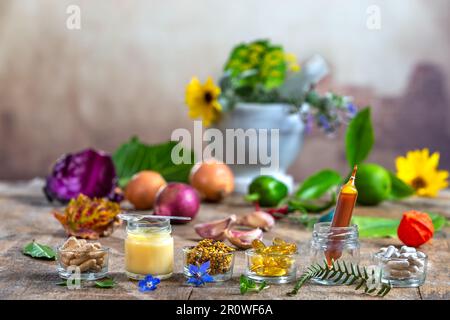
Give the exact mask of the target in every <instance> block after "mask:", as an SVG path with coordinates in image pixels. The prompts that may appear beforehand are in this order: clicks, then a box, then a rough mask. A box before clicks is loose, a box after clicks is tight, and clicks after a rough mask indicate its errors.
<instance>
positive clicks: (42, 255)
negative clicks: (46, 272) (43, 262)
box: [22, 240, 56, 260]
mask: <svg viewBox="0 0 450 320" xmlns="http://www.w3.org/2000/svg"><path fill="white" fill-rule="evenodd" d="M22 252H23V254H26V255H28V256H31V257H33V258H38V259H47V260H55V259H56V253H55V251H54V250H53V249H52V248H51V247H49V246H47V245H44V244H39V243H37V242H35V241H34V240H33V241H32V242H30V243H28V244H27V245H25V246H24V247H23V250H22Z"/></svg>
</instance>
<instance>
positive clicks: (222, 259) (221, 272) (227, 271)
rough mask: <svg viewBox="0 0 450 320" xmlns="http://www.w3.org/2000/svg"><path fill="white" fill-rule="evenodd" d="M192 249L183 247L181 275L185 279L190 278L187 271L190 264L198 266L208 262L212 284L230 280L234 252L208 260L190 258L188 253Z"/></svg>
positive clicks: (189, 273)
mask: <svg viewBox="0 0 450 320" xmlns="http://www.w3.org/2000/svg"><path fill="white" fill-rule="evenodd" d="M193 248H194V246H186V247H183V274H184V276H185V277H186V278H190V277H191V276H192V275H191V272H190V271H189V265H190V264H192V265H196V266H200V265H201V264H202V263H204V262H206V261H208V260H209V262H210V267H209V270H208V274H209V275H210V276H211V277H212V278H213V280H214V282H223V281H227V280H230V279H231V277H232V276H233V268H234V255H235V252H234V251H233V252H227V253H221V254H219V255H217V256H215V257H212V258H210V259H204V258H203V257H202V256H201V255H196V256H195V257H192V256H191V255H190V253H191V250H192V249H193Z"/></svg>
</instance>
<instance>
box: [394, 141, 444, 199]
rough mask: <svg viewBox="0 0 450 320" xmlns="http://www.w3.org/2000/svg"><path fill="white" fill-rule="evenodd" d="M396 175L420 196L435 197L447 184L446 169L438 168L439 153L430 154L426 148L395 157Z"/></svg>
mask: <svg viewBox="0 0 450 320" xmlns="http://www.w3.org/2000/svg"><path fill="white" fill-rule="evenodd" d="M395 164H396V166H397V177H398V178H399V179H401V180H403V181H404V182H406V183H407V184H409V185H410V186H411V187H413V188H414V190H415V191H416V194H417V195H419V196H422V197H436V196H437V194H438V192H439V190H441V189H444V188H446V187H447V186H448V181H447V178H448V171H445V170H438V165H439V153H438V152H435V153H433V154H432V155H431V156H430V151H429V150H428V149H426V148H425V149H423V150H414V151H409V152H408V153H406V157H397V159H396V161H395Z"/></svg>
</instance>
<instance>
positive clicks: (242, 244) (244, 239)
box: [225, 228, 263, 249]
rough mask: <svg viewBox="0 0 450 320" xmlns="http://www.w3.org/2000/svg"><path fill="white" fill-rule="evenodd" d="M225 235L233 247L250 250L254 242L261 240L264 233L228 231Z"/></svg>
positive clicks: (258, 230)
mask: <svg viewBox="0 0 450 320" xmlns="http://www.w3.org/2000/svg"><path fill="white" fill-rule="evenodd" d="M225 235H226V237H227V239H228V241H230V242H231V243H232V244H233V245H235V246H236V247H238V248H240V249H249V248H251V247H252V241H253V240H255V239H258V240H261V239H262V237H263V231H262V230H261V229H259V228H256V229H227V230H226V231H225Z"/></svg>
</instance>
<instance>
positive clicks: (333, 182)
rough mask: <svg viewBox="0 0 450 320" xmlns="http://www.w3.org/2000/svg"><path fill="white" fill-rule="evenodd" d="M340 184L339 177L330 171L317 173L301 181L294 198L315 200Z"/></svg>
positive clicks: (336, 173)
mask: <svg viewBox="0 0 450 320" xmlns="http://www.w3.org/2000/svg"><path fill="white" fill-rule="evenodd" d="M341 182H342V178H341V175H340V174H339V173H338V172H336V171H334V170H330V169H325V170H322V171H319V172H317V173H315V174H313V175H312V176H310V177H308V178H307V179H306V180H305V181H303V183H302V185H301V186H300V188H299V189H298V190H297V191H296V192H295V196H296V197H298V198H301V199H317V198H319V197H321V196H322V195H324V194H325V193H326V192H327V191H329V190H330V189H331V188H333V187H335V186H337V185H339V184H340V183H341Z"/></svg>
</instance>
